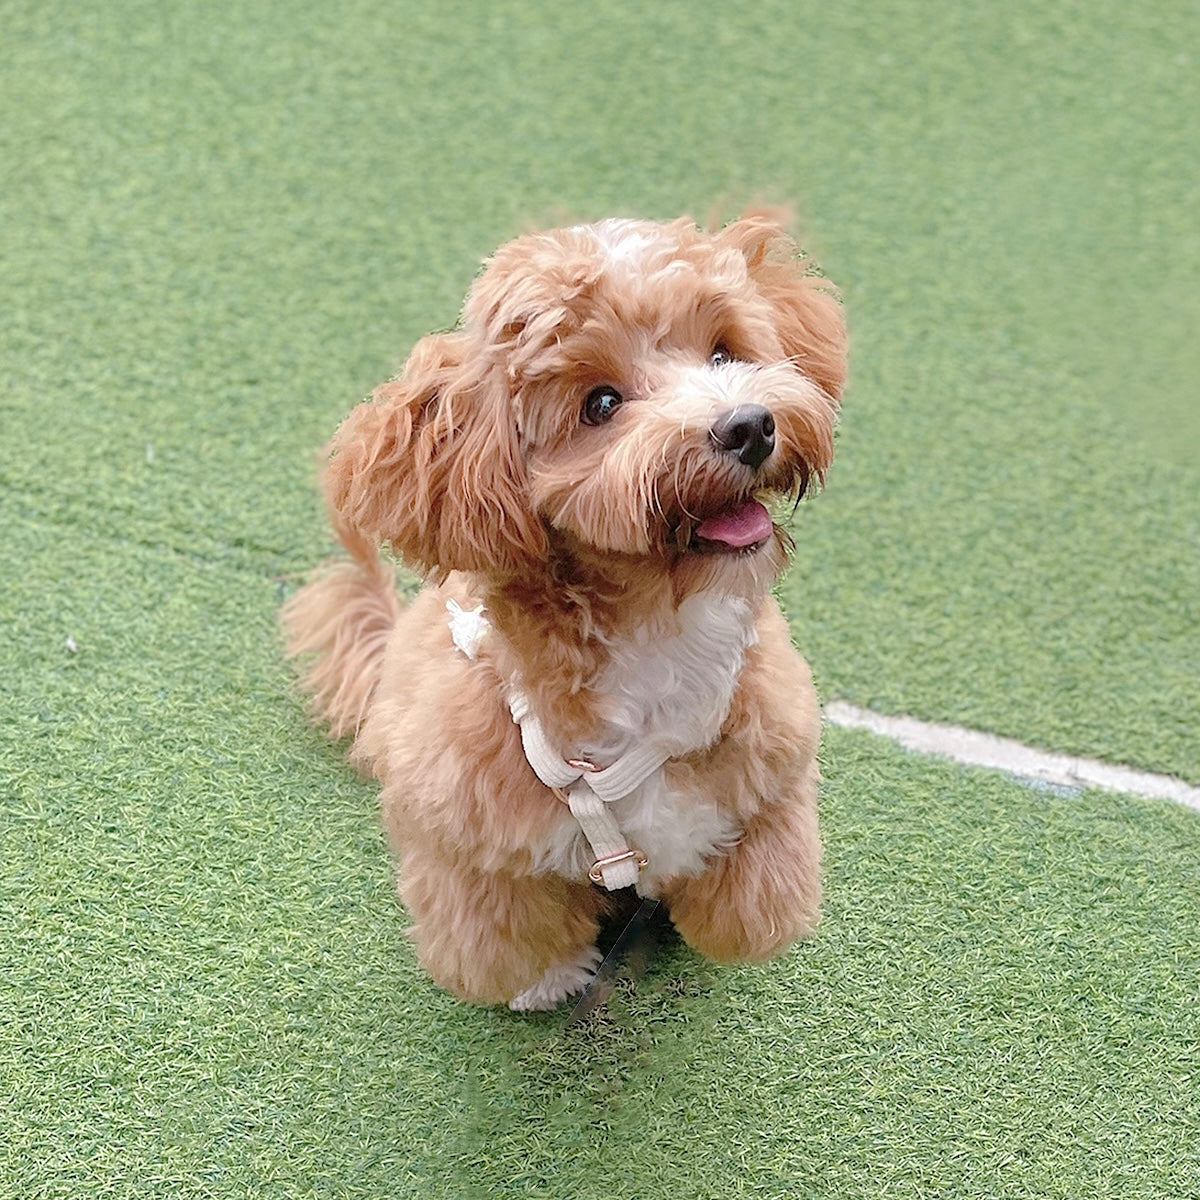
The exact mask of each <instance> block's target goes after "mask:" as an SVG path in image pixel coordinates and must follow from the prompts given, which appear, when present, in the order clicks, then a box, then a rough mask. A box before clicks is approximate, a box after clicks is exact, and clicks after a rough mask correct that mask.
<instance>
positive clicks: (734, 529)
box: [696, 500, 772, 548]
mask: <svg viewBox="0 0 1200 1200" xmlns="http://www.w3.org/2000/svg"><path fill="white" fill-rule="evenodd" d="M771 529H772V524H771V514H770V513H769V512H767V510H766V509H765V508H763V506H762V505H761V504H759V502H758V501H757V500H749V501H747V502H746V503H745V504H743V505H742V506H741V507H740V508H735V509H733V510H732V511H731V512H727V513H721V514H720V515H719V516H715V517H709V518H708V520H707V521H701V522H700V524H699V525H698V526H697V527H696V536H697V537H700V538H703V539H704V540H705V541H706V542H724V543H725V545H726V546H736V547H739V548H740V547H742V546H753V545H754V544H755V542H761V541H764V540H765V539H766V538H768V537H770V536H771Z"/></svg>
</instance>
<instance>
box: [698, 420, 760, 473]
mask: <svg viewBox="0 0 1200 1200" xmlns="http://www.w3.org/2000/svg"><path fill="white" fill-rule="evenodd" d="M708 432H709V435H710V436H711V437H712V440H713V441H714V442H716V444H717V445H718V446H720V448H721V449H722V450H724V451H725V452H726V453H727V454H736V455H737V458H738V462H740V463H745V465H746V466H748V467H753V468H754V469H755V470H757V469H758V468H759V467H761V466H762V465H763V463H765V462H766V461H767V459H768V458H770V457H771V451H772V450H774V449H775V418H774V417H773V416H771V414H770V413H769V412H767V410H766V409H765V408H763V406H762V405H761V404H739V405H738V406H737V408H731V409H730V410H729V412H727V413H722V414H721V415H720V416H719V417H718V418H717V419H716V420H715V421H714V422H713V423H712V427H711V428H710V429H709V431H708Z"/></svg>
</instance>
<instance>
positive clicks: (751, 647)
mask: <svg viewBox="0 0 1200 1200" xmlns="http://www.w3.org/2000/svg"><path fill="white" fill-rule="evenodd" d="M845 375H846V333H845V326H844V322H843V318H842V309H841V304H840V302H839V300H838V298H837V296H836V294H835V293H834V291H833V289H832V288H831V286H830V285H829V284H828V282H827V281H826V280H825V279H824V278H823V277H822V276H821V275H819V274H818V273H816V271H815V270H814V269H813V267H812V266H811V264H810V263H809V262H808V261H807V260H806V259H805V258H804V257H803V256H802V254H801V252H800V251H799V249H798V247H797V245H796V244H795V242H794V241H793V240H792V238H791V237H790V236H789V234H788V233H787V231H786V226H785V223H784V219H783V218H782V217H781V216H779V215H777V214H775V213H773V212H770V211H751V212H747V213H745V214H743V216H742V217H740V218H739V219H737V220H736V221H734V222H732V223H731V224H729V225H727V226H726V227H724V228H723V229H717V230H705V229H702V228H700V227H698V226H697V225H696V224H694V223H693V222H692V221H690V220H688V219H686V218H684V219H680V220H677V221H673V222H669V223H656V222H649V221H640V220H625V219H610V220H603V221H600V222H598V223H596V224H590V225H580V226H574V227H571V228H562V229H557V230H552V231H548V232H541V233H531V234H527V235H524V236H521V237H518V238H517V239H516V240H514V241H512V242H510V243H508V244H507V245H504V246H502V247H501V248H500V249H499V250H498V251H497V252H496V253H495V254H494V256H493V257H492V258H491V259H490V260H489V261H488V262H487V263H486V264H485V267H484V270H483V272H482V273H481V274H480V276H479V277H478V278H477V279H476V281H475V283H474V286H473V287H472V288H471V290H470V292H469V294H468V297H467V299H466V302H465V305H464V308H463V312H462V316H461V319H460V322H459V324H458V325H457V326H456V327H455V328H454V329H453V330H451V331H448V332H443V333H436V334H433V335H431V336H428V337H425V338H423V339H422V340H420V341H418V342H417V344H416V346H415V347H414V349H413V350H412V353H411V355H410V356H409V358H408V360H407V362H406V363H405V365H404V367H403V369H402V370H401V372H400V373H399V375H398V376H397V377H395V378H394V379H392V380H391V381H390V382H387V383H384V384H382V385H381V386H380V387H378V388H377V389H376V390H375V391H374V393H373V394H372V397H371V399H369V400H368V401H365V402H363V403H362V404H360V405H359V406H358V407H357V408H355V409H354V410H353V411H352V412H351V413H350V415H349V416H348V417H347V418H346V420H345V421H344V423H343V424H342V425H341V427H340V428H339V429H338V430H337V432H336V435H335V436H334V438H333V441H332V444H331V446H330V448H329V454H328V458H327V460H326V464H325V466H324V470H323V488H324V492H325V496H326V499H327V501H328V504H329V508H330V511H331V514H332V521H333V524H334V527H335V530H336V533H337V535H338V537H339V538H340V540H341V542H342V543H343V545H344V546H345V548H346V550H347V551H348V553H349V557H348V558H343V559H341V560H339V561H337V562H335V563H334V564H332V565H330V566H329V567H327V568H326V570H325V571H324V572H323V573H321V574H319V575H318V576H317V577H316V578H315V579H313V581H311V582H309V583H307V584H306V585H305V586H304V587H302V588H301V589H300V590H299V591H298V592H297V593H296V594H295V595H294V596H293V597H292V598H291V599H290V600H289V601H288V602H287V604H286V606H285V608H284V612H283V620H284V624H285V627H286V631H287V634H288V638H289V653H290V654H292V655H293V656H298V657H299V658H300V659H301V660H303V661H305V662H306V663H307V664H308V666H307V674H306V676H305V679H304V685H305V686H306V688H307V690H308V691H309V692H310V693H311V697H312V706H313V708H314V710H315V713H316V715H317V717H318V718H319V719H320V720H322V721H323V722H324V723H325V724H326V725H327V726H328V728H329V729H330V731H331V733H332V734H333V735H334V736H337V737H343V736H353V739H354V740H353V745H352V749H351V756H352V758H353V759H354V761H356V762H357V763H358V764H359V765H360V766H362V767H363V768H364V769H365V770H367V771H369V772H370V773H371V774H373V775H374V776H375V777H376V778H377V779H378V781H379V783H380V785H381V806H382V815H383V821H384V824H385V826H386V829H387V833H388V836H389V840H390V843H391V845H392V847H393V850H394V852H395V855H396V859H397V867H398V887H399V892H400V895H401V898H402V899H403V902H404V904H405V906H406V907H407V909H408V912H409V913H410V915H411V918H412V922H413V924H412V927H411V931H410V932H411V935H412V937H413V939H414V941H415V946H416V950H417V954H418V957H419V959H420V962H421V963H422V965H423V966H424V967H425V969H426V970H427V971H428V973H429V975H430V976H431V977H432V978H433V980H434V981H435V982H436V983H438V984H439V985H441V986H442V987H444V988H447V989H449V990H450V991H451V992H453V993H454V994H455V995H457V996H459V997H460V998H462V999H464V1000H466V1001H471V1002H475V1003H479V1004H501V1003H507V1004H508V1005H509V1006H510V1007H511V1008H513V1009H517V1010H530V1009H549V1008H553V1007H554V1006H556V1005H558V1004H560V1003H561V1002H562V1001H563V1000H565V999H566V998H568V997H569V996H571V995H574V994H576V993H578V992H579V991H581V990H582V989H583V988H584V987H585V986H586V984H587V982H588V981H589V979H590V978H591V977H592V975H593V973H594V971H595V969H596V967H597V965H598V963H599V961H600V955H599V952H598V950H597V949H596V939H597V932H598V928H599V923H600V922H601V920H602V919H603V918H604V917H605V915H606V913H608V912H610V911H611V908H612V901H611V895H613V894H618V893H620V891H621V889H626V888H629V887H634V888H636V890H637V893H638V894H640V895H641V896H643V897H656V898H658V899H660V900H661V902H662V904H663V905H664V906H665V908H666V909H667V911H668V912H669V915H670V919H671V921H672V923H673V924H674V926H675V928H676V929H677V930H678V932H679V934H680V935H681V936H682V938H683V939H684V940H685V941H686V942H687V943H688V944H689V945H690V946H692V947H693V948H694V949H695V950H697V951H699V952H700V953H701V954H703V955H706V956H707V957H709V958H710V959H713V960H717V961H720V962H736V961H761V960H765V959H767V958H769V957H771V956H773V955H776V954H778V953H780V952H782V951H784V950H785V949H787V948H788V947H789V946H790V945H792V944H793V942H795V941H796V940H797V939H798V938H800V937H802V936H804V935H806V934H807V933H809V932H810V931H811V930H812V929H813V927H814V925H815V923H816V922H817V919H818V915H819V909H820V900H821V883H820V857H821V846H820V840H819V836H818V829H817V785H818V772H817V763H816V752H817V742H818V737H819V732H820V717H819V708H818V705H817V700H816V696H815V693H814V690H813V685H812V680H811V675H810V672H809V669H808V667H807V665H806V664H805V662H804V660H803V659H802V658H801V657H800V656H799V654H797V653H796V651H795V650H794V649H793V647H792V644H791V640H790V637H789V632H788V627H787V624H786V622H785V620H784V617H783V615H782V613H781V612H780V609H779V606H778V605H777V603H776V602H775V600H774V599H773V598H772V596H771V587H772V585H773V584H774V583H775V581H776V580H777V579H778V577H779V576H780V574H781V572H782V571H783V569H784V567H785V565H786V562H787V558H788V554H789V552H790V550H791V549H792V543H791V540H790V538H789V535H788V534H787V532H786V531H785V530H784V529H783V528H782V527H781V526H780V525H778V524H776V523H775V522H774V520H773V517H772V512H771V510H770V509H769V508H768V506H769V505H775V506H778V505H779V504H781V503H782V502H785V501H787V500H789V499H790V500H792V501H794V502H798V500H799V498H800V497H801V496H802V495H803V494H804V493H805V491H806V490H807V489H808V488H809V487H810V486H811V485H813V484H815V483H818V482H823V480H824V476H825V472H826V470H827V468H828V467H829V465H830V461H831V458H832V454H833V434H834V425H835V420H836V416H837V412H838V406H839V403H840V399H841V395H842V389H843V385H844V381H845ZM381 546H382V547H386V548H390V549H391V551H392V552H393V553H394V554H395V555H398V556H399V557H400V558H401V559H402V560H403V561H404V562H405V563H406V564H408V565H409V566H410V567H412V568H414V569H415V570H417V571H418V572H420V573H421V574H422V575H423V576H424V577H425V579H426V583H425V586H424V588H423V590H421V591H420V593H419V594H418V595H417V596H416V598H415V599H414V600H412V602H411V603H409V604H408V605H403V604H402V603H401V601H400V600H399V599H398V595H397V590H396V582H395V571H394V567H393V565H392V563H391V561H390V560H389V559H386V558H384V557H382V556H381V553H380V548H381ZM626 895H628V893H626Z"/></svg>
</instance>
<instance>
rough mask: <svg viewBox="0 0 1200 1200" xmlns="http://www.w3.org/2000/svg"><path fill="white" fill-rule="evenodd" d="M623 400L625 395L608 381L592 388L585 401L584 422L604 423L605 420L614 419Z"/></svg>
mask: <svg viewBox="0 0 1200 1200" xmlns="http://www.w3.org/2000/svg"><path fill="white" fill-rule="evenodd" d="M623 402H624V397H623V396H622V395H621V393H620V392H618V391H617V389H616V388H615V387H611V386H610V385H609V384H607V383H606V384H605V385H604V386H603V387H598V388H592V390H591V391H590V392H588V394H587V399H586V400H585V401H584V402H583V423H584V424H585V425H603V424H604V422H605V421H608V420H611V419H612V417H613V415H614V414H615V413H616V411H617V409H618V408H620V407H621V405H622V403H623Z"/></svg>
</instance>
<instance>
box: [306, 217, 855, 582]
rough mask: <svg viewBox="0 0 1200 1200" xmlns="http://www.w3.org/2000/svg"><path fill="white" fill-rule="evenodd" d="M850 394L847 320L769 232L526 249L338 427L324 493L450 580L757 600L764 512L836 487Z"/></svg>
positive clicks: (546, 238) (581, 230) (647, 236)
mask: <svg viewBox="0 0 1200 1200" xmlns="http://www.w3.org/2000/svg"><path fill="white" fill-rule="evenodd" d="M844 378H845V331H844V327H843V323H842V318H841V310H840V306H839V304H838V303H837V301H836V299H835V298H834V297H833V296H832V294H831V293H830V291H829V290H828V287H827V285H826V283H825V281H824V280H823V279H821V278H820V277H818V276H815V275H813V274H811V273H809V271H808V270H807V268H806V265H805V263H804V261H803V260H802V259H801V258H800V256H799V253H798V251H797V248H796V246H795V245H794V243H793V242H792V241H791V239H790V238H789V237H788V236H787V235H786V234H785V232H784V230H783V228H782V226H781V225H780V223H779V221H778V220H777V219H776V218H775V217H774V216H773V215H771V214H768V213H752V214H749V215H747V216H744V217H743V218H742V219H741V220H739V221H736V222H734V223H733V224H732V225H729V226H728V227H727V228H725V229H723V230H721V231H720V232H716V233H708V232H704V231H702V230H700V229H698V228H696V227H695V226H694V225H693V224H692V223H691V222H690V221H687V220H680V221H676V222H674V223H672V224H667V225H658V224H653V223H650V222H641V221H624V220H611V221H602V222H600V223H599V224H596V225H588V226H579V227H575V228H570V229H560V230H555V231H553V232H549V233H541V234H532V235H528V236H525V237H521V238H518V239H517V240H516V241H514V242H511V243H509V244H508V245H506V246H503V247H502V248H501V249H500V250H499V251H497V253H496V254H495V256H494V257H493V258H492V259H491V261H490V262H489V263H488V265H487V268H486V270H485V271H484V272H483V274H482V275H481V276H480V278H479V279H478V280H477V281H476V283H475V286H474V287H473V288H472V290H471V293H470V295H469V296H468V298H467V302H466V305H465V308H464V311H463V320H462V324H461V327H460V328H459V329H456V330H455V331H453V332H450V333H442V334H435V335H433V336H431V337H427V338H425V339H423V340H422V341H421V342H419V343H418V344H417V346H416V347H415V349H414V350H413V353H412V355H411V356H410V358H409V360H408V362H407V363H406V364H405V366H404V369H403V371H402V372H401V374H400V375H399V376H398V377H397V378H396V379H394V380H392V381H391V382H389V383H386V384H383V385H382V386H381V387H380V388H378V389H376V392H375V394H374V397H373V399H372V401H370V402H368V403H365V404H363V405H360V406H359V407H358V408H357V409H355V410H354V412H352V413H351V415H350V416H349V418H347V420H346V422H345V423H344V424H343V425H342V427H341V429H340V430H339V431H338V434H337V436H336V437H335V439H334V443H333V455H332V457H331V459H330V462H329V465H328V468H327V473H326V485H327V492H328V495H329V498H330V501H331V503H332V504H333V506H334V508H335V510H336V511H337V513H338V515H339V517H340V519H341V520H343V521H344V522H346V523H347V524H348V525H350V526H351V527H353V528H356V529H359V530H361V531H362V532H364V533H367V534H370V535H372V536H375V537H378V538H379V539H381V540H383V541H385V542H388V543H390V544H391V545H392V546H393V548H394V549H395V550H396V551H397V552H398V553H399V554H400V555H401V556H402V557H403V558H405V559H406V560H407V561H408V562H410V563H411V564H412V565H413V566H416V567H418V568H420V569H422V570H425V571H431V572H435V573H438V574H444V573H447V572H449V571H453V570H464V571H470V572H475V573H482V574H486V575H490V576H493V577H512V576H518V575H521V574H523V573H528V572H531V571H533V570H534V569H536V568H537V567H538V566H539V565H544V564H546V563H547V562H548V561H549V560H550V558H551V557H552V556H562V555H564V554H566V555H570V554H572V553H577V554H584V555H588V556H590V557H592V558H596V557H597V556H599V557H601V558H604V557H607V558H610V559H612V560H613V561H614V562H617V561H622V562H626V563H629V562H636V563H638V564H640V566H641V567H645V566H650V567H652V568H653V569H656V570H663V571H670V572H673V573H674V574H675V575H677V576H679V577H680V578H691V579H695V580H699V579H701V578H703V579H705V580H711V579H713V578H714V577H720V576H721V575H723V574H724V575H728V576H730V577H733V576H736V575H738V574H739V573H740V574H742V575H743V576H744V575H745V573H746V572H747V571H749V572H750V574H751V575H752V576H753V577H754V578H755V579H757V580H759V581H760V582H761V580H762V579H764V578H769V577H772V576H773V575H774V574H775V573H777V571H778V570H779V568H780V567H781V566H782V563H783V558H784V547H785V545H786V534H784V533H783V532H782V530H780V529H779V528H778V527H776V526H774V525H773V524H772V521H771V518H770V516H769V514H768V510H767V508H766V507H765V505H767V504H770V503H772V501H774V500H778V499H780V498H782V497H788V496H792V497H798V496H799V495H801V494H803V492H804V490H805V489H806V487H807V486H808V485H809V484H810V482H812V481H813V480H819V479H821V478H822V477H823V475H824V472H825V470H826V468H827V467H828V465H829V462H830V459H831V457H832V452H833V426H834V419H835V415H836V408H837V402H838V399H839V397H840V395H841V390H842V384H843V381H844ZM685 590H686V589H685Z"/></svg>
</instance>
